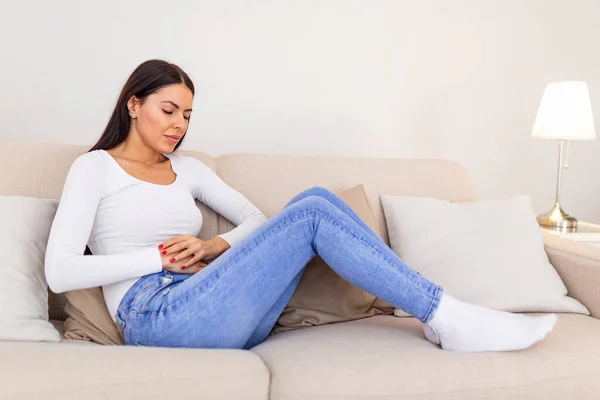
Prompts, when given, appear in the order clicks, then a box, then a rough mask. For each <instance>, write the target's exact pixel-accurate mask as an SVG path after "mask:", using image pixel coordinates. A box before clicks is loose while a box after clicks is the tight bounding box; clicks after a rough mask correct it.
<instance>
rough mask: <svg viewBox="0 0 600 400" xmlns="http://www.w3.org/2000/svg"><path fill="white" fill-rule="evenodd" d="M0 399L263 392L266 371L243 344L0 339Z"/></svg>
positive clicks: (259, 395) (264, 395)
mask: <svg viewBox="0 0 600 400" xmlns="http://www.w3.org/2000/svg"><path fill="white" fill-rule="evenodd" d="M0 354H1V355H2V363H1V365H0V376H2V385H0V399H2V400H8V399H15V400H16V399H19V400H22V399H40V398H44V399H46V398H47V399H49V398H53V399H54V398H56V399H61V400H67V399H68V400H71V399H72V400H81V399H86V400H95V399H161V400H164V399H190V398H207V399H208V398H210V399H261V400H266V399H268V394H269V371H268V370H267V368H266V366H265V364H264V363H263V362H262V360H261V359H260V358H259V357H258V356H257V355H256V354H254V353H253V352H251V351H247V350H223V349H172V348H158V347H138V346H102V345H99V344H96V343H92V342H87V341H81V340H63V341H62V342H60V343H39V342H14V341H13V342H8V341H5V342H0Z"/></svg>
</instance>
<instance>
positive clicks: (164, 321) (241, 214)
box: [46, 60, 556, 352]
mask: <svg viewBox="0 0 600 400" xmlns="http://www.w3.org/2000/svg"><path fill="white" fill-rule="evenodd" d="M193 97H194V85H193V84H192V81H191V80H190V78H189V77H188V76H187V74H186V73H185V72H184V71H182V70H181V69H180V68H179V67H177V66H176V65H173V64H170V63H167V62H165V61H161V60H149V61H146V62H144V63H142V64H141V65H139V66H138V67H137V68H136V69H135V71H134V72H133V73H132V74H131V76H130V77H129V79H128V80H127V82H126V84H125V86H124V87H123V89H122V91H121V94H120V95H119V98H118V100H117V104H116V107H115V109H114V111H113V113H112V116H111V118H110V121H109V122H108V125H107V127H106V129H105V130H104V133H103V134H102V136H101V137H100V139H99V141H98V143H96V145H94V146H93V148H92V149H91V150H90V151H89V152H87V153H85V154H83V155H81V156H79V157H78V158H77V159H76V160H75V161H74V162H73V164H72V165H71V167H70V169H69V172H68V176H67V179H66V182H65V185H64V189H63V193H62V197H61V199H60V204H59V207H58V210H57V213H56V216H55V219H54V222H53V225H52V229H51V232H50V237H49V240H48V246H47V253H46V278H47V281H48V284H49V286H50V288H51V289H52V290H53V291H54V292H56V293H61V292H64V291H68V290H76V289H84V288H90V287H95V286H102V289H103V292H104V297H105V300H106V305H107V307H108V310H109V312H110V315H111V317H112V318H113V320H114V321H115V323H116V324H117V325H118V326H119V327H120V328H121V329H122V334H123V339H124V341H125V344H128V345H143V346H166V347H199V348H236V349H249V348H251V347H253V346H255V345H257V344H259V343H261V342H262V341H264V340H265V338H266V337H267V336H268V334H269V332H270V331H271V328H272V327H273V326H274V325H275V322H276V321H277V319H278V317H279V315H280V313H281V312H282V311H283V309H284V307H285V306H286V304H287V302H288V301H289V299H290V297H291V296H292V293H293V292H294V289H295V288H296V286H297V285H298V282H299V280H300V277H301V275H302V273H303V270H304V266H305V265H306V263H308V261H309V260H310V259H311V258H313V257H314V256H315V255H317V254H318V255H319V256H321V257H322V258H323V259H324V260H325V262H326V263H327V264H328V265H329V266H330V267H331V268H333V269H334V270H335V271H336V272H337V273H338V274H339V275H340V276H341V277H342V278H344V279H346V280H348V281H349V282H351V283H352V284H354V285H355V286H357V287H359V288H361V289H363V290H365V291H367V292H369V293H371V294H373V295H375V296H377V297H380V298H382V299H383V300H385V301H387V302H389V303H391V304H393V305H394V306H396V307H398V308H400V309H402V310H404V311H406V312H407V313H409V314H411V315H413V316H414V317H415V318H418V319H419V320H420V321H422V323H423V328H424V335H425V337H426V338H427V339H428V340H429V341H431V342H433V343H435V344H439V345H440V346H441V347H442V348H443V349H446V350H453V351H461V352H479V351H504V350H518V349H524V348H527V347H529V346H531V345H532V344H533V343H535V342H537V341H539V340H541V339H543V338H544V337H545V336H546V334H547V333H548V332H549V331H550V330H552V328H553V327H554V325H555V323H556V316H555V315H554V314H552V315H548V316H544V317H539V318H530V317H526V316H522V315H519V314H511V313H506V312H500V311H495V310H490V309H487V308H483V307H479V306H475V305H471V304H468V303H464V302H461V301H459V300H457V299H455V298H453V297H452V296H451V295H449V294H448V293H446V292H445V291H444V290H443V289H442V288H441V287H440V286H438V285H436V284H434V283H432V282H430V281H428V280H427V279H424V278H423V277H421V276H420V275H419V274H417V273H416V272H414V271H413V270H411V269H410V268H409V267H408V266H407V265H405V264H404V263H403V262H402V260H401V259H399V258H398V256H397V255H396V254H395V253H394V252H393V251H392V250H391V249H390V248H389V247H388V246H387V245H386V244H385V243H384V242H383V241H382V240H381V239H380V238H379V237H378V236H377V235H376V234H375V233H374V232H373V231H372V230H370V229H369V227H367V226H366V225H365V224H364V223H363V222H362V221H361V220H360V219H359V218H358V217H357V216H356V214H355V213H354V212H353V211H352V210H351V209H350V208H349V207H348V206H347V205H346V204H345V203H344V202H343V201H341V200H340V199H339V198H338V197H336V196H335V195H334V194H333V193H332V192H330V191H328V190H326V189H324V188H320V187H313V188H311V189H308V190H306V191H303V192H301V193H299V194H298V195H297V196H296V197H294V198H293V199H292V200H290V201H289V203H288V204H287V205H286V206H285V207H284V209H283V210H281V211H280V212H279V213H278V214H276V215H274V216H273V217H272V218H270V219H269V220H267V218H266V217H265V215H264V214H263V213H262V212H261V211H260V210H258V209H257V208H256V207H255V206H254V205H253V204H252V203H251V202H250V201H249V200H248V199H247V198H245V197H244V196H243V195H242V194H240V193H239V192H237V191H236V190H234V189H233V188H231V187H230V186H228V185H227V184H226V183H225V182H224V181H223V180H221V179H220V178H219V177H218V176H217V175H216V174H215V173H214V172H213V171H212V170H210V169H209V168H208V167H206V166H205V165H204V164H202V163H201V162H200V161H198V160H196V159H194V158H192V157H186V156H183V155H178V154H177V153H176V152H175V151H176V150H177V148H178V147H179V146H180V145H181V142H182V140H183V138H184V136H185V134H186V131H187V129H188V125H189V121H190V115H191V114H192V100H193ZM195 199H197V200H200V201H201V202H202V203H204V204H206V205H207V206H208V207H210V208H212V209H213V210H215V211H216V212H217V213H219V214H221V215H223V216H224V217H225V218H227V219H228V220H230V221H232V222H233V223H235V224H236V225H237V227H236V228H235V229H233V230H232V231H230V232H227V233H224V234H221V235H218V236H216V237H213V238H211V239H210V240H206V241H203V240H200V239H197V238H196V236H197V235H198V233H199V232H200V228H201V226H202V214H201V213H200V211H199V209H198V208H197V207H196V205H195V203H194V201H195ZM86 245H87V246H88V247H89V248H90V250H91V252H92V254H93V255H84V254H83V253H84V249H85V247H86ZM206 261H212V262H211V263H210V264H208V265H207V263H206Z"/></svg>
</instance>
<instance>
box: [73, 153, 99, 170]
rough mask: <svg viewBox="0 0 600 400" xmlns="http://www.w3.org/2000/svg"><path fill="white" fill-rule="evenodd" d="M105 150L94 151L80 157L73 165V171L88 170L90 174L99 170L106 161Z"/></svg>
mask: <svg viewBox="0 0 600 400" xmlns="http://www.w3.org/2000/svg"><path fill="white" fill-rule="evenodd" d="M102 152H103V150H92V151H88V152H86V153H83V154H81V155H79V156H78V157H77V158H75V161H73V164H71V169H74V168H77V169H87V170H89V171H90V172H94V171H97V170H98V167H100V166H101V165H102V163H103V160H104V157H103V156H104V155H103V154H102Z"/></svg>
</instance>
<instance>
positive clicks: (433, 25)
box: [0, 0, 600, 223]
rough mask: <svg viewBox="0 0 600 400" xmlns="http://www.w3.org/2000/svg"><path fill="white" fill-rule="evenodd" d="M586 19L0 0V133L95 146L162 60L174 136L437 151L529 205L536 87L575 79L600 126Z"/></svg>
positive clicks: (595, 191)
mask: <svg viewBox="0 0 600 400" xmlns="http://www.w3.org/2000/svg"><path fill="white" fill-rule="evenodd" d="M599 20H600V1H598V0H572V1H567V0H563V1H559V0H527V1H525V0H493V1H492V0H486V1H481V0H452V1H449V0H437V1H400V0H398V1H372V0H371V1H369V0H363V1H350V0H329V1H327V0H320V1H319V0H313V1H308V0H305V1H300V0H298V1H282V0H279V1H276V0H271V1H268V0H252V1H244V0H238V1H232V0H230V1H223V0H213V1H177V2H168V1H155V0H152V1H148V0H144V1H117V0H111V1H106V0H105V1H95V2H91V1H65V0H55V1H41V0H40V1H18V2H15V1H12V2H9V1H5V0H2V12H1V13H0V49H1V53H0V57H1V62H0V93H1V94H2V95H1V96H0V123H1V124H2V127H1V129H0V135H1V136H2V138H9V139H23V140H36V141H45V142H66V143H77V144H92V143H94V142H95V140H96V139H97V138H98V136H99V135H100V133H101V131H102V129H103V127H104V125H105V123H106V122H107V120H108V117H109V114H110V112H111V110H112V107H113V104H114V101H115V100H116V97H117V95H118V92H119V90H120V88H121V86H122V85H123V83H124V81H125V79H126V78H127V76H128V74H129V73H130V72H131V71H132V70H133V68H135V66H137V65H138V64H139V63H140V62H142V61H144V60H146V59H149V58H164V59H167V60H169V61H171V62H175V63H177V64H179V65H180V66H181V67H182V68H183V69H184V70H186V71H187V72H188V73H189V75H190V76H191V77H192V79H193V80H194V82H195V84H196V86H197V89H198V90H197V95H196V98H195V101H194V109H195V111H194V116H193V121H192V125H191V127H190V130H189V132H188V135H187V138H186V143H185V144H184V145H183V147H182V148H184V149H196V150H203V151H206V152H208V153H209V154H212V155H214V156H218V155H220V154H224V153H233V152H253V153H279V154H282V153H285V154H305V155H339V156H351V157H362V156H364V157H426V158H433V157H443V158H449V159H453V160H456V161H459V162H460V163H462V164H463V165H464V166H465V167H466V168H467V169H468V171H469V173H470V174H471V176H472V180H473V184H474V186H475V190H476V193H477V195H478V197H479V198H480V199H493V198H498V199H499V198H505V197H508V196H512V195H515V194H521V193H530V194H532V195H533V196H534V206H535V208H536V211H538V212H542V211H545V210H546V209H548V208H550V207H551V206H552V205H553V200H554V197H553V196H554V190H555V179H556V165H557V159H556V158H557V144H556V143H555V142H549V141H543V140H534V139H531V138H530V136H529V134H530V131H531V127H532V124H533V120H534V117H535V113H536V111H537V107H538V104H539V100H540V98H541V95H542V92H543V90H544V87H545V85H546V83H548V82H550V81H554V80H563V79H577V80H585V81H587V82H588V84H589V88H590V94H591V98H592V106H593V108H594V112H595V119H596V122H597V125H598V126H599V127H600V42H598V38H600V23H599V22H598V21H599ZM598 133H599V134H600V132H598ZM571 150H572V152H571V156H572V157H571V161H572V165H571V169H570V170H569V171H567V174H566V176H565V182H564V187H563V189H564V191H563V206H564V208H565V209H566V211H567V212H570V213H572V214H574V215H575V216H577V217H579V218H581V219H585V220H589V221H594V222H598V223H600V205H599V200H600V185H599V184H598V182H599V178H600V160H598V158H597V157H596V155H597V154H598V151H599V150H600V138H599V139H598V140H596V141H593V142H574V143H573V144H572V146H571Z"/></svg>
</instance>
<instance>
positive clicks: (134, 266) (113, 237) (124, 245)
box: [45, 150, 267, 320]
mask: <svg viewBox="0 0 600 400" xmlns="http://www.w3.org/2000/svg"><path fill="white" fill-rule="evenodd" d="M164 156H166V157H168V158H169V159H170V160H171V167H172V169H173V171H174V172H175V174H176V179H175V181H174V182H173V183H172V184H170V185H159V184H153V183H150V182H146V181H142V180H139V179H137V178H134V177H133V176H131V175H129V174H128V173H127V172H126V171H125V170H124V169H123V168H122V167H121V166H120V165H119V164H118V163H117V161H116V160H115V159H114V158H113V157H112V156H111V155H110V154H109V153H108V152H106V151H104V150H95V151H91V152H88V153H85V154H82V155H81V156H79V157H78V158H77V159H76V160H75V161H74V162H73V164H72V165H71V167H70V169H69V172H68V174H67V178H66V181H65V184H64V187H63V192H62V195H61V198H60V202H59V205H58V209H57V211H56V215H55V217H54V221H53V223H52V228H51V230H50V236H49V238H48V245H47V249H46V257H45V273H46V279H47V281H48V286H49V287H50V289H51V290H52V291H53V292H55V293H62V292H65V291H69V290H77V289H86V288H90V287H97V286H102V290H103V293H104V298H105V301H106V306H107V308H108V311H109V312H110V315H111V317H112V318H113V320H115V314H116V312H117V309H118V307H119V303H120V302H121V299H122V298H123V297H124V295H125V293H126V292H127V290H128V289H129V288H130V287H131V286H132V285H133V284H134V283H135V282H136V281H137V280H138V279H140V278H141V277H142V276H144V275H148V274H151V273H155V272H160V271H161V270H162V262H161V254H160V250H159V249H158V245H159V244H160V243H161V242H163V241H165V240H167V239H170V238H173V237H175V236H179V235H192V236H197V235H198V233H199V232H200V229H201V228H202V213H201V212H200V210H199V209H198V207H197V206H196V204H195V202H194V199H197V200H199V201H201V202H202V203H204V204H205V205H207V206H208V207H210V208H212V209H213V210H214V211H216V212H217V213H219V214H221V215H222V216H223V217H225V218H227V219H228V220H229V221H231V222H232V223H234V224H235V225H237V227H236V228H234V229H233V230H231V231H229V232H227V233H223V234H221V235H218V236H219V237H221V238H223V239H224V240H226V241H227V242H228V243H229V244H230V245H231V246H234V245H235V244H236V243H238V242H240V241H241V240H242V239H244V238H245V237H246V236H247V235H248V234H249V233H250V232H252V231H253V230H255V229H256V228H258V227H259V226H260V225H262V224H263V223H264V222H265V221H266V220H267V218H266V216H265V215H264V214H263V213H262V212H261V211H260V210H259V209H258V208H257V207H256V206H254V205H253V204H252V203H251V202H250V201H249V200H248V199H247V198H246V197H244V196H243V195H242V194H241V193H239V192H237V191H236V190H235V189H233V188H232V187H230V186H229V185H227V184H226V183H225V182H224V181H223V180H222V179H221V178H220V177H219V176H218V175H217V174H215V173H214V172H213V171H212V170H211V169H210V168H208V167H207V166H205V165H204V164H203V163H202V162H200V161H198V160H196V159H195V158H193V157H188V156H183V155H178V154H175V153H166V154H164ZM86 245H87V246H89V248H90V250H91V252H92V254H93V255H86V256H84V255H83V254H84V251H85V246H86Z"/></svg>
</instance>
